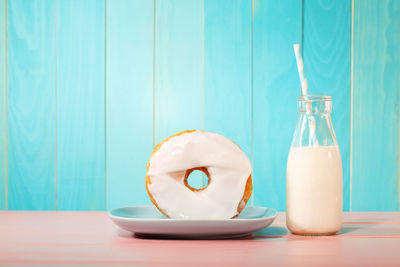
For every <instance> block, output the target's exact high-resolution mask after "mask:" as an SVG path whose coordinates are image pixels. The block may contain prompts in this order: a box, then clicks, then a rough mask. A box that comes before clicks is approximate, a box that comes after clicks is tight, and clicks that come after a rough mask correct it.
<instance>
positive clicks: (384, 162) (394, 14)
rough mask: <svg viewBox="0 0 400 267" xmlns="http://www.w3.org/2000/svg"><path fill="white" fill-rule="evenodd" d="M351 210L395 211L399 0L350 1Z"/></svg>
mask: <svg viewBox="0 0 400 267" xmlns="http://www.w3.org/2000/svg"><path fill="white" fill-rule="evenodd" d="M353 19H354V22H353V53H354V54H353V60H354V77H353V137H352V138H353V178H352V180H353V184H352V210H354V211H359V210H364V211H375V210H376V211H395V210H399V91H400V80H399V77H400V49H399V48H400V39H399V37H400V23H399V22H400V2H399V1H396V0H392V1H391V0H384V1H380V0H368V1H365V0H363V1H360V0H354V18H353Z"/></svg>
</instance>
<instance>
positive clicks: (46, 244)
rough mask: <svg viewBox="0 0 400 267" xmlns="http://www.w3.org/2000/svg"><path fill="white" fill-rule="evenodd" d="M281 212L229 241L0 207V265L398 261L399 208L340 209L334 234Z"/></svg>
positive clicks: (91, 216) (96, 216)
mask: <svg viewBox="0 0 400 267" xmlns="http://www.w3.org/2000/svg"><path fill="white" fill-rule="evenodd" d="M284 222H285V214H284V213H280V214H279V216H278V218H277V220H276V221H275V222H274V223H273V225H272V226H271V227H269V228H267V229H264V230H263V231H260V232H257V233H255V234H253V235H252V236H248V237H244V238H240V239H234V240H161V239H159V240H154V239H153V240H151V239H140V238H136V237H133V236H132V234H130V233H128V232H125V231H123V230H119V229H118V228H117V227H116V226H115V225H114V224H113V223H112V222H111V220H110V219H109V218H108V217H107V214H106V213H105V212H45V211H44V212H27V211H3V212H0V266H21V265H26V264H33V265H37V266H43V265H48V266H59V265H64V266H70V265H81V266H90V265H103V266H127V265H140V266H149V265H167V266H179V265H181V266H195V265H199V266H207V265H216V266H225V265H226V266H232V265H241V266H259V265H267V264H269V265H271V266H277V265H303V266H310V265H316V266H322V265H323V266H327V265H328V266H329V265H330V266H337V265H353V266H354V265H356V266H367V265H380V266H391V265H392V266H400V213H399V212H385V213H384V212H379V213H378V212H369V213H365V212H364V213H355V212H353V213H345V214H344V224H343V229H342V231H341V232H340V234H339V235H335V236H324V237H306V236H295V235H292V234H290V233H288V232H287V230H286V228H285V223H284Z"/></svg>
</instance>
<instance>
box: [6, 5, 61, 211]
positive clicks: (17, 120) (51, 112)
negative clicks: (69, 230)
mask: <svg viewBox="0 0 400 267" xmlns="http://www.w3.org/2000/svg"><path fill="white" fill-rule="evenodd" d="M54 33H55V23H54V2H53V1H23V0H12V1H8V141H9V142H8V163H9V164H8V197H9V198H8V207H9V209H10V210H36V209H39V210H52V209H54V206H55V205H54V204H55V185H54V166H55V161H54V158H55V157H54V154H55V153H54V147H55V105H54V99H55V73H54V69H55V53H54V48H55V34H54Z"/></svg>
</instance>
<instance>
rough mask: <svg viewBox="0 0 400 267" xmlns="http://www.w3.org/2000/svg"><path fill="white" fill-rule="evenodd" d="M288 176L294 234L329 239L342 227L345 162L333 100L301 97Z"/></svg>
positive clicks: (288, 215)
mask: <svg viewBox="0 0 400 267" xmlns="http://www.w3.org/2000/svg"><path fill="white" fill-rule="evenodd" d="M298 109H299V120H298V122H297V126H296V130H295V132H294V135H293V141H292V147H291V148H290V152H289V157H288V163H287V176H286V224H287V226H288V228H289V230H290V231H291V232H292V233H294V234H304V235H327V234H334V233H336V232H337V231H339V230H340V227H341V225H342V183H343V182H342V162H341V158H340V152H339V147H338V144H337V141H336V136H335V132H334V130H333V124H332V120H331V115H330V114H331V111H332V100H331V97H330V96H313V95H308V96H300V97H299V100H298Z"/></svg>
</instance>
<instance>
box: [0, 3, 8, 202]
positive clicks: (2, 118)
mask: <svg viewBox="0 0 400 267" xmlns="http://www.w3.org/2000/svg"><path fill="white" fill-rule="evenodd" d="M0 44H4V45H1V46H0V210H5V209H6V206H7V204H6V202H7V194H6V192H7V132H8V130H7V82H6V80H7V74H6V65H7V59H6V45H5V44H6V0H0Z"/></svg>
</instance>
